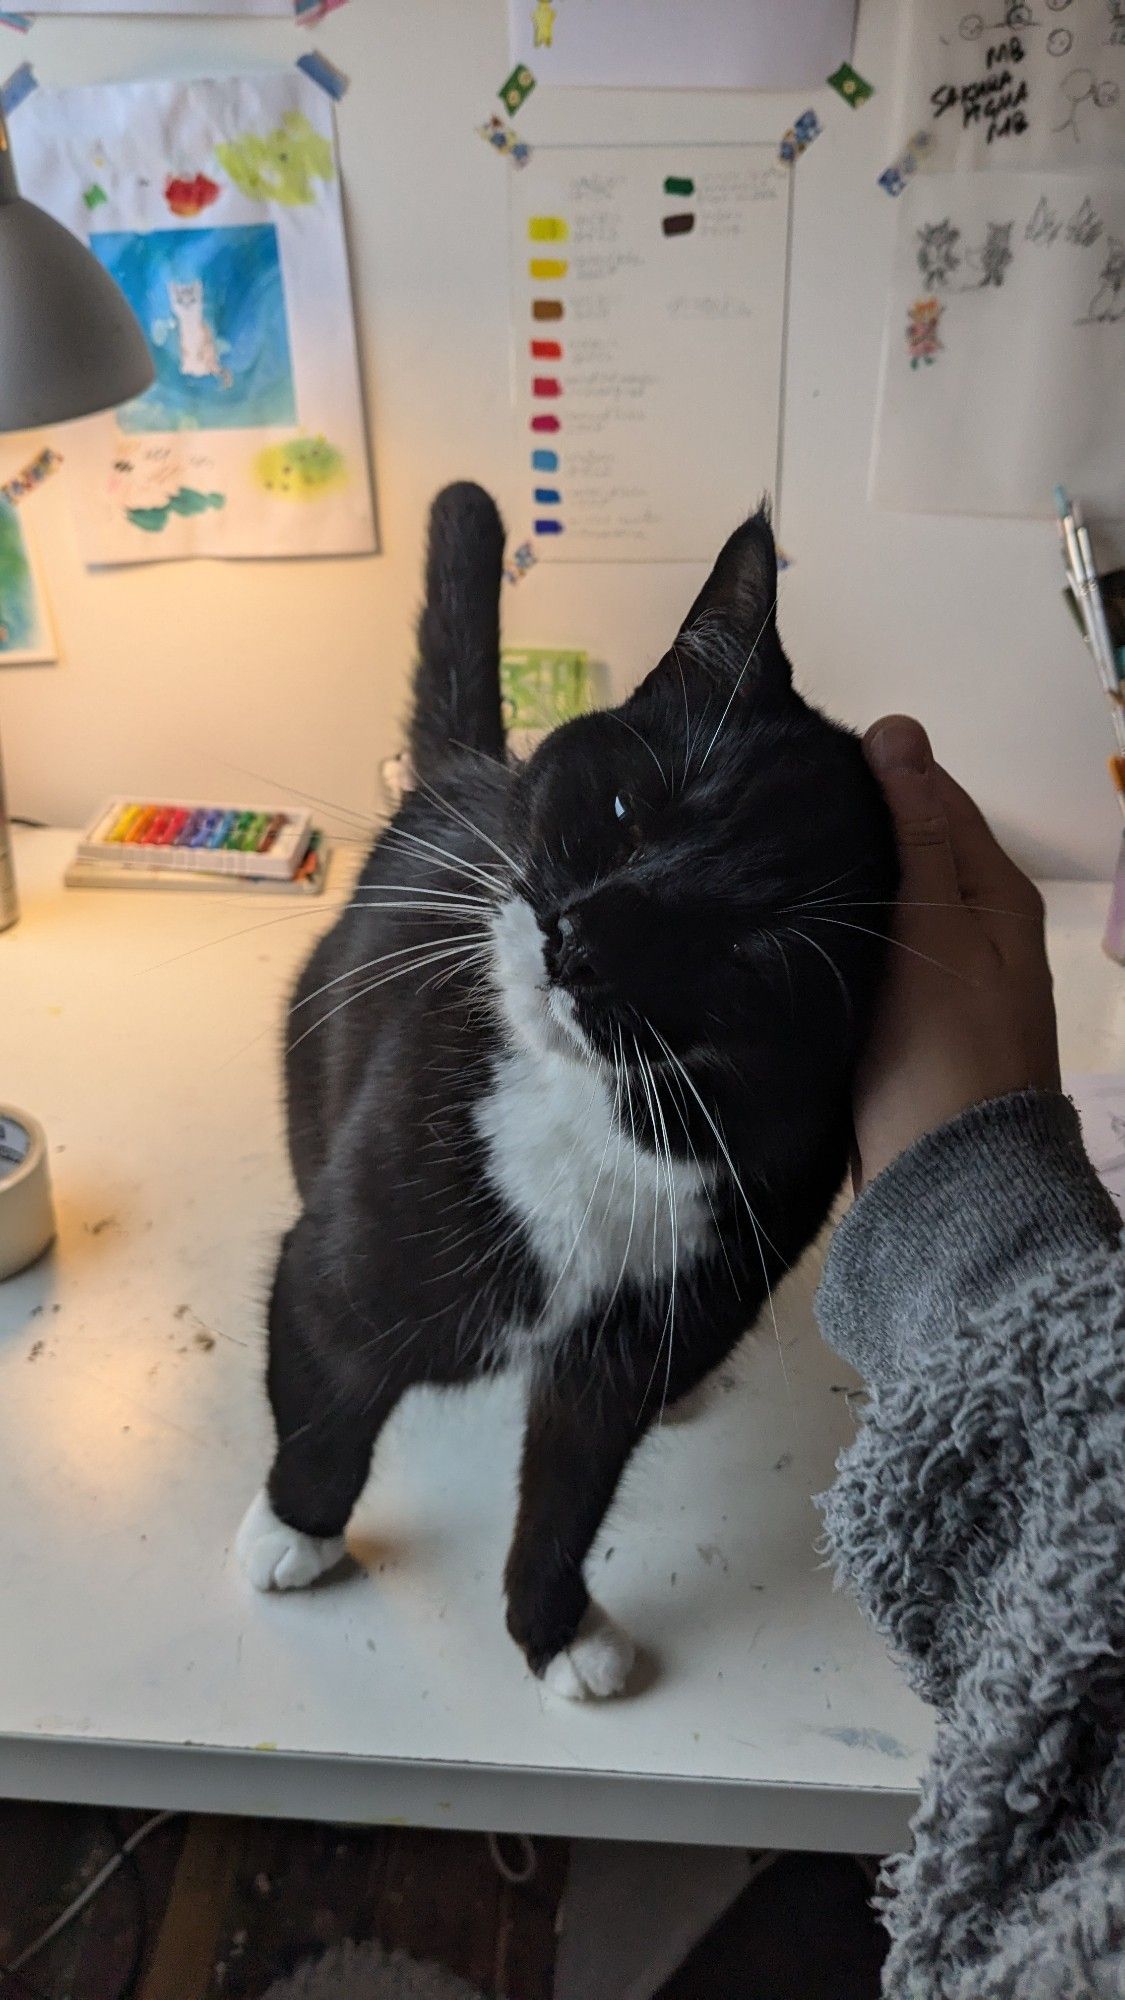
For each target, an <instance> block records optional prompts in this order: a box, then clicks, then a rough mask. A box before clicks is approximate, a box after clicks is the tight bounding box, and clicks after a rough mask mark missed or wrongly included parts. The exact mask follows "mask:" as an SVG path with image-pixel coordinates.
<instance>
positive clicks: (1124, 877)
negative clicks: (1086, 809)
mask: <svg viewBox="0 0 1125 2000" xmlns="http://www.w3.org/2000/svg"><path fill="white" fill-rule="evenodd" d="M1102 950H1103V951H1104V952H1105V954H1106V956H1107V957H1108V958H1113V959H1116V960H1117V963H1118V965H1125V833H1123V834H1122V836H1121V845H1120V847H1119V848H1118V850H1117V873H1116V875H1115V876H1114V878H1113V893H1112V895H1111V897H1110V899H1109V915H1108V917H1107V918H1106V926H1105V936H1104V938H1103V939H1102Z"/></svg>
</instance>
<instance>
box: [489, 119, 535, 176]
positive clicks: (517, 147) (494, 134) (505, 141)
mask: <svg viewBox="0 0 1125 2000" xmlns="http://www.w3.org/2000/svg"><path fill="white" fill-rule="evenodd" d="M477 131H478V132H479V134H480V136H481V138H482V139H483V140H484V141H485V143H486V145H489V146H491V147H492V148H493V149H494V151H496V152H497V153H505V154H507V156H508V158H509V159H510V160H511V162H512V165H513V166H514V167H526V165H527V163H528V161H529V160H530V158H531V147H530V146H529V145H528V143H527V141H526V139H521V138H520V136H519V133H518V132H517V131H516V130H515V128H514V127H513V126H511V125H506V124H505V123H504V120H503V119H502V118H498V117H497V116H496V114H495V112H494V113H493V115H492V117H491V118H490V119H489V120H488V121H487V123H486V124H484V125H478V126H477Z"/></svg>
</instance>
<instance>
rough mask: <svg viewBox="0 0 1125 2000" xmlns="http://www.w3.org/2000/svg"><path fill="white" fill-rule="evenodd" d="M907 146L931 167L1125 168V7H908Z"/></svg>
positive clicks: (1015, 2)
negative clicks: (919, 139) (914, 137)
mask: <svg viewBox="0 0 1125 2000" xmlns="http://www.w3.org/2000/svg"><path fill="white" fill-rule="evenodd" d="M909 5H910V23H909V32H908V35H907V37H906V41H905V43H904V50H903V61H904V71H903V89H902V93H901V102H900V134H901V138H903V139H905V137H906V135H907V134H916V133H917V132H918V131H919V130H921V131H925V132H928V133H929V134H930V135H931V137H932V139H933V141H934V145H933V149H932V152H931V153H930V155H929V157H928V158H927V162H926V164H927V166H928V167H932V168H933V169H934V170H935V171H936V170H941V169H943V168H950V167H955V166H956V167H962V168H971V167H989V168H998V169H1007V168H1012V167H1019V166H1025V167H1046V168H1054V167H1068V168H1070V167H1075V166H1077V167H1085V166H1088V165H1095V164H1097V163H1099V162H1106V163H1109V162H1118V163H1119V162H1120V161H1121V160H1122V158H1123V156H1125V143H1123V139H1122V132H1121V126H1120V121H1119V118H1118V116H1117V109H1116V108H1117V106H1118V105H1119V104H1120V102H1121V98H1122V92H1123V91H1125V32H1121V33H1119V32H1118V28H1119V26H1120V27H1121V29H1122V30H1123V31H1125V0H1010V4H1007V5H1005V4H1000V0H986V4H983V5H981V6H979V7H975V8H970V9H969V10H966V9H965V7H964V4H963V0H909Z"/></svg>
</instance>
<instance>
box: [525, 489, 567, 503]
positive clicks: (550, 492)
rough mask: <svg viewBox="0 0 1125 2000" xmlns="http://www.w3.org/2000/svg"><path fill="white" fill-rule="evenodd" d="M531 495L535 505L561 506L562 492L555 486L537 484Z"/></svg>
mask: <svg viewBox="0 0 1125 2000" xmlns="http://www.w3.org/2000/svg"><path fill="white" fill-rule="evenodd" d="M531 497H532V499H533V500H534V502H535V505H536V506H537V507H561V506H562V494H561V493H560V492H559V490H558V487H557V486H537V487H536V489H535V492H534V493H533V494H532V496H531Z"/></svg>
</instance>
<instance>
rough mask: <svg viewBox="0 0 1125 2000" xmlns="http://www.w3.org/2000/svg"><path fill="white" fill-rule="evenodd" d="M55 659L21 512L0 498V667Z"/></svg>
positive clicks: (52, 641)
mask: <svg viewBox="0 0 1125 2000" xmlns="http://www.w3.org/2000/svg"><path fill="white" fill-rule="evenodd" d="M54 658H55V645H54V640H53V638H52V636H51V628H50V622H49V620H48V617H47V610H46V605H45V602H44V599H43V594H42V590H41V588H40V584H39V577H38V572H37V570H36V568H35V566H34V565H33V563H32V558H31V554H30V551H29V548H28V542H27V536H26V534H25V530H24V524H23V521H22V520H21V518H20V510H19V508H18V507H17V506H15V505H14V504H13V502H12V501H10V500H6V499H4V498H3V497H2V496H0V667H4V666H8V667H14V666H26V665H31V664H33V663H35V662H37V661H44V660H53V659H54Z"/></svg>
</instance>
